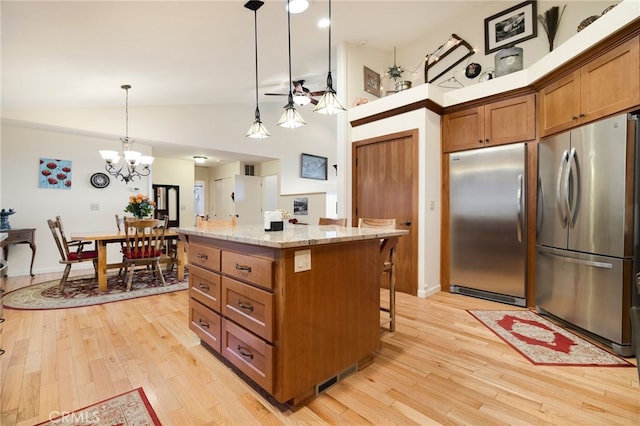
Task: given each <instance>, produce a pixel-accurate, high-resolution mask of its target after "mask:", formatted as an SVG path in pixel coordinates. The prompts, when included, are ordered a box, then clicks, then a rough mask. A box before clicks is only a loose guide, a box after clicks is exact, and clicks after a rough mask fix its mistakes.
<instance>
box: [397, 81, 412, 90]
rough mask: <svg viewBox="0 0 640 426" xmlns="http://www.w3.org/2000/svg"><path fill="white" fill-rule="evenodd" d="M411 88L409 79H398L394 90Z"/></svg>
mask: <svg viewBox="0 0 640 426" xmlns="http://www.w3.org/2000/svg"><path fill="white" fill-rule="evenodd" d="M407 89H411V81H409V80H400V81H396V92H402V91H403V90H407Z"/></svg>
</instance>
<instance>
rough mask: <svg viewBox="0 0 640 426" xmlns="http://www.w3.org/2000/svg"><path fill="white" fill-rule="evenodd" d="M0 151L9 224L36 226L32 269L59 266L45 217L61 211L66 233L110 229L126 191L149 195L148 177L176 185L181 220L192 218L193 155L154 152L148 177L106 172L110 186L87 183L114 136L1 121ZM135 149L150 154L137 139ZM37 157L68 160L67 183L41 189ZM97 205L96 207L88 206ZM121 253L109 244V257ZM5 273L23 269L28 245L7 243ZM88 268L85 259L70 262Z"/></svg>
mask: <svg viewBox="0 0 640 426" xmlns="http://www.w3.org/2000/svg"><path fill="white" fill-rule="evenodd" d="M1 135H2V141H3V142H2V157H1V163H0V166H1V167H0V181H1V182H2V185H0V191H1V192H2V208H6V209H9V208H13V209H15V210H16V213H15V214H14V215H12V216H10V218H9V221H10V223H11V227H12V228H14V229H18V228H36V232H35V238H36V248H37V250H36V258H35V262H34V268H33V270H34V273H37V274H38V273H46V272H54V271H61V270H62V269H63V266H62V265H60V264H59V263H58V261H59V260H60V257H59V254H58V251H57V249H56V246H55V244H54V241H53V238H52V236H51V232H50V231H49V227H48V225H47V219H53V218H54V217H55V216H57V215H60V216H61V217H62V221H63V224H64V227H65V232H66V234H67V237H69V236H70V235H71V234H72V233H74V232H85V231H113V230H115V227H116V224H115V218H114V216H115V215H116V214H119V215H125V214H126V213H125V212H124V208H125V207H126V205H127V203H128V198H129V196H130V195H132V194H135V193H137V192H141V193H143V194H147V195H149V196H152V193H151V183H152V182H153V183H160V184H171V185H176V184H177V185H179V186H180V204H181V210H180V222H181V225H182V226H190V225H192V224H193V220H192V219H193V208H194V207H193V183H194V166H193V161H180V160H173V159H165V158H156V159H155V161H154V163H153V165H152V173H151V176H149V177H143V178H142V179H141V180H135V181H133V182H131V183H129V184H128V185H127V184H124V183H123V182H121V181H119V180H116V179H115V178H114V177H111V181H110V184H109V186H107V187H106V188H103V189H96V188H94V187H93V186H92V185H91V184H90V181H89V179H90V177H91V175H92V174H93V173H95V172H105V170H104V160H102V158H101V157H100V155H99V154H98V148H103V149H114V150H119V149H120V148H121V144H120V141H119V140H118V139H102V138H91V137H86V136H79V135H76V134H70V133H60V132H52V131H49V130H38V129H31V128H24V127H20V126H13V125H9V124H6V123H5V124H4V125H3V126H2V134H1ZM135 148H136V150H138V151H141V152H143V153H145V154H153V153H152V151H151V148H150V147H149V146H146V145H144V144H139V143H136V146H135ZM40 158H56V159H63V160H70V161H71V162H72V168H73V170H72V186H71V189H68V190H67V189H42V188H39V187H38V165H39V159H40ZM92 206H93V207H97V209H98V210H92ZM120 257H121V255H120V253H119V247H117V246H116V245H113V247H110V249H109V255H108V259H109V262H117V261H118V259H119V258H120ZM9 258H10V268H9V275H10V276H17V275H27V274H28V273H29V263H30V259H31V250H30V249H29V247H28V246H27V245H15V246H11V247H10V249H9ZM75 268H78V269H82V268H87V269H90V268H91V265H90V264H86V265H85V264H81V265H76V266H74V269H75Z"/></svg>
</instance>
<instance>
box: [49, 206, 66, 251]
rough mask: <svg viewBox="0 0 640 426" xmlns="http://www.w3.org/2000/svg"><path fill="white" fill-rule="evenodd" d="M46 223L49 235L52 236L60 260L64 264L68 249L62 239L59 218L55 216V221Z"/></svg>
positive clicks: (62, 233) (62, 232) (62, 231)
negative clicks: (49, 231)
mask: <svg viewBox="0 0 640 426" xmlns="http://www.w3.org/2000/svg"><path fill="white" fill-rule="evenodd" d="M47 223H48V224H49V229H50V230H51V235H53V240H54V241H55V242H56V247H58V251H59V252H60V258H61V259H62V260H63V261H65V262H66V261H68V260H69V248H68V246H67V240H66V238H65V237H64V230H63V229H62V222H61V220H60V216H56V219H55V220H53V219H47Z"/></svg>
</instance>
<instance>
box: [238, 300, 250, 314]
mask: <svg viewBox="0 0 640 426" xmlns="http://www.w3.org/2000/svg"><path fill="white" fill-rule="evenodd" d="M238 306H240V307H241V308H242V309H246V310H248V311H251V312H253V306H252V305H245V304H244V303H242V302H241V301H239V300H238Z"/></svg>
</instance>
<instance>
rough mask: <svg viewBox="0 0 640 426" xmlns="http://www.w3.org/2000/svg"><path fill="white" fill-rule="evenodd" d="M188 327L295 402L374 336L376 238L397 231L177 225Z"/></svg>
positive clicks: (361, 352) (361, 361)
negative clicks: (185, 268) (185, 266)
mask: <svg viewBox="0 0 640 426" xmlns="http://www.w3.org/2000/svg"><path fill="white" fill-rule="evenodd" d="M178 232H179V234H180V235H181V238H182V239H183V240H184V241H185V242H186V243H187V247H188V249H187V250H188V258H189V284H190V285H189V295H190V301H189V310H190V313H189V327H190V328H191V329H192V330H193V331H194V332H195V333H196V334H197V335H198V336H199V337H200V340H201V342H202V344H203V345H204V346H206V347H207V348H208V349H209V350H210V351H211V352H213V353H214V354H216V355H217V356H218V357H219V358H221V359H222V360H224V361H225V362H228V363H230V364H231V365H233V366H234V367H235V371H236V372H238V373H239V375H240V376H242V377H243V378H244V379H248V381H249V382H250V383H252V384H256V385H258V386H259V387H260V388H261V389H262V390H264V391H266V393H268V394H269V395H270V396H272V397H273V398H274V399H275V400H276V401H277V402H278V403H281V404H286V405H287V406H288V407H290V408H293V409H295V408H297V407H299V406H300V405H302V404H304V403H305V402H306V401H308V400H310V399H311V398H313V397H314V396H315V395H316V394H317V393H318V392H321V391H322V390H323V389H325V388H327V387H329V386H330V385H331V384H333V383H336V382H337V381H339V380H340V379H341V378H342V377H344V376H346V375H348V374H350V373H352V372H354V371H357V370H358V369H359V368H361V367H362V366H364V365H366V363H367V362H368V361H369V360H370V359H371V357H372V355H373V353H374V351H375V350H376V349H377V348H378V346H379V341H380V274H381V270H382V261H381V259H380V257H381V253H380V247H381V244H380V241H381V240H384V239H388V240H391V241H393V240H397V239H398V238H399V237H400V236H402V235H404V234H406V233H408V231H405V230H393V229H390V230H385V229H373V228H350V227H339V226H333V225H326V226H304V225H288V224H287V227H286V228H285V229H284V230H283V231H276V232H266V231H264V230H263V229H262V227H261V226H259V225H257V226H250V225H245V226H233V227H224V228H216V229H200V228H179V229H178Z"/></svg>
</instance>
